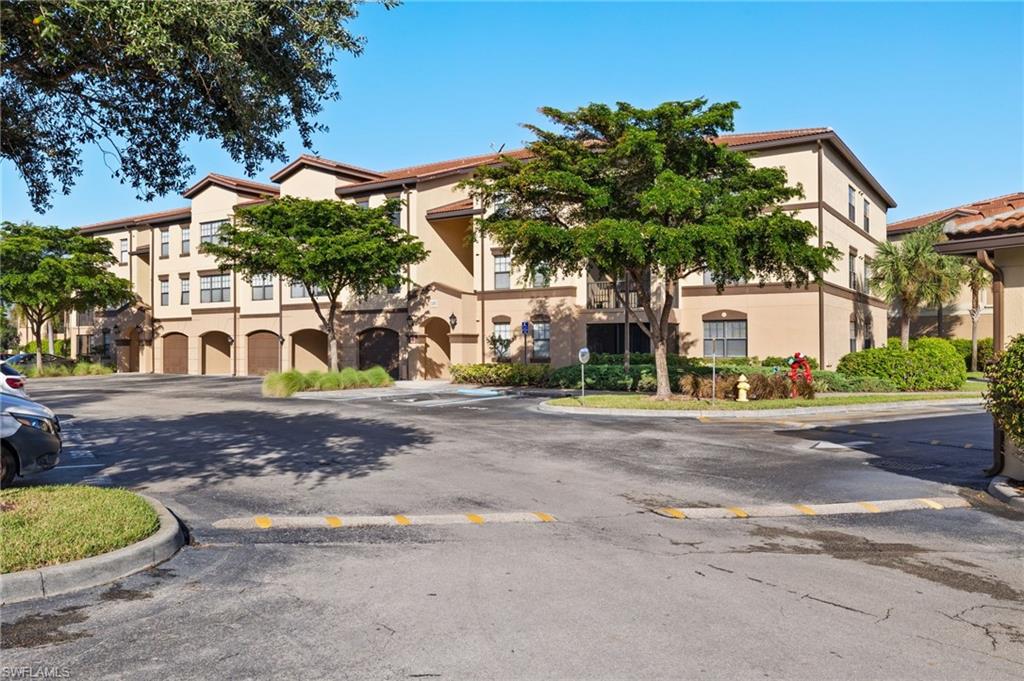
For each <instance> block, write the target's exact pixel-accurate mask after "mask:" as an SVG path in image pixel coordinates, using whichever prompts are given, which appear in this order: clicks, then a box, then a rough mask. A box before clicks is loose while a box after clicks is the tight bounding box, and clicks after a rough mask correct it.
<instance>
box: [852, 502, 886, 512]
mask: <svg viewBox="0 0 1024 681" xmlns="http://www.w3.org/2000/svg"><path fill="white" fill-rule="evenodd" d="M857 505H858V506H862V507H863V508H866V509H867V511H868V513H881V512H882V509H880V508H878V506H876V505H874V504H872V503H871V502H870V501H858V502H857Z"/></svg>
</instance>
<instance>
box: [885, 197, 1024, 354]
mask: <svg viewBox="0 0 1024 681" xmlns="http://www.w3.org/2000/svg"><path fill="white" fill-rule="evenodd" d="M1014 207H1017V208H1020V207H1024V192H1014V193H1012V194H1005V195H1003V196H996V197H993V198H991V199H982V200H980V201H973V202H971V203H967V204H964V205H962V206H954V207H952V208H945V209H943V210H937V211H933V212H931V213H925V214H924V215H918V216H915V217H912V218H906V219H904V220H899V221H898V222H891V223H889V230H888V233H889V240H890V241H896V240H899V239H902V238H904V237H905V236H906V235H908V234H910V233H911V232H913V231H914V230H916V229H920V228H921V227H925V226H926V225H930V224H933V223H936V222H938V223H942V224H944V225H955V224H958V223H961V222H963V221H965V220H971V219H975V218H979V219H980V218H984V217H985V216H986V215H993V214H1000V213H1004V212H1006V211H1008V210H1011V209H1013V208H1014ZM979 302H980V303H981V308H980V314H979V318H978V338H992V337H993V301H992V291H991V289H985V290H983V291H981V295H980V301H979ZM971 305H972V300H971V290H970V288H969V287H967V286H964V287H963V288H961V290H960V295H959V296H957V297H956V299H955V300H952V301H950V302H949V303H947V304H946V305H944V306H942V308H941V310H940V309H939V308H937V307H935V306H925V307H922V308H921V309H920V311H919V312H918V315H917V317H915V318H914V319H913V320H912V321H911V324H910V334H911V336H942V337H944V338H970V337H971ZM940 320H941V322H940ZM891 322H892V323H891V326H890V329H889V330H890V332H891V333H893V334H894V335H898V334H899V317H898V316H895V315H893V316H892V318H891ZM940 326H941V333H940Z"/></svg>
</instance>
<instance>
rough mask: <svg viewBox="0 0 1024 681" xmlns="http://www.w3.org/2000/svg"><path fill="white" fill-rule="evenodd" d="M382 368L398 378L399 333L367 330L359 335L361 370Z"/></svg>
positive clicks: (387, 330) (386, 330)
mask: <svg viewBox="0 0 1024 681" xmlns="http://www.w3.org/2000/svg"><path fill="white" fill-rule="evenodd" d="M372 366H381V367H384V368H385V369H387V371H388V373H389V374H391V377H392V378H398V332H397V331H392V330H391V329H367V330H366V331H363V332H362V333H360V334H359V368H360V369H368V368H370V367H372Z"/></svg>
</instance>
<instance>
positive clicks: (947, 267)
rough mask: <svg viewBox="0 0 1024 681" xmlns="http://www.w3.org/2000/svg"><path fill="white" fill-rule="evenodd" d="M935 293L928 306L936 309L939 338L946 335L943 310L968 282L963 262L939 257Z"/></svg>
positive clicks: (935, 271) (935, 267)
mask: <svg viewBox="0 0 1024 681" xmlns="http://www.w3.org/2000/svg"><path fill="white" fill-rule="evenodd" d="M933 276H934V278H935V281H934V286H933V288H934V291H933V295H932V298H931V300H929V301H928V304H929V305H931V306H932V307H934V308H935V327H936V328H935V332H936V335H937V336H938V337H939V338H943V337H944V336H945V334H944V333H943V330H942V311H943V310H942V308H943V307H944V306H945V305H946V303H949V302H952V301H954V300H956V299H957V297H958V296H959V295H960V289H961V287H962V286H963V284H964V283H965V281H966V276H967V271H966V269H965V266H964V262H963V260H961V259H960V258H957V257H954V256H950V255H938V256H936V258H935V265H934V274H933Z"/></svg>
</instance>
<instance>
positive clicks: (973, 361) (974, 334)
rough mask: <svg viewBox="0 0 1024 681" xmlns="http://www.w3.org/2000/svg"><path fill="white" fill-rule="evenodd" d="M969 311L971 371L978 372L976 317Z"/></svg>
mask: <svg viewBox="0 0 1024 681" xmlns="http://www.w3.org/2000/svg"><path fill="white" fill-rule="evenodd" d="M973 312H974V310H971V313H972V314H971V371H977V370H978V315H976V314H973Z"/></svg>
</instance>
